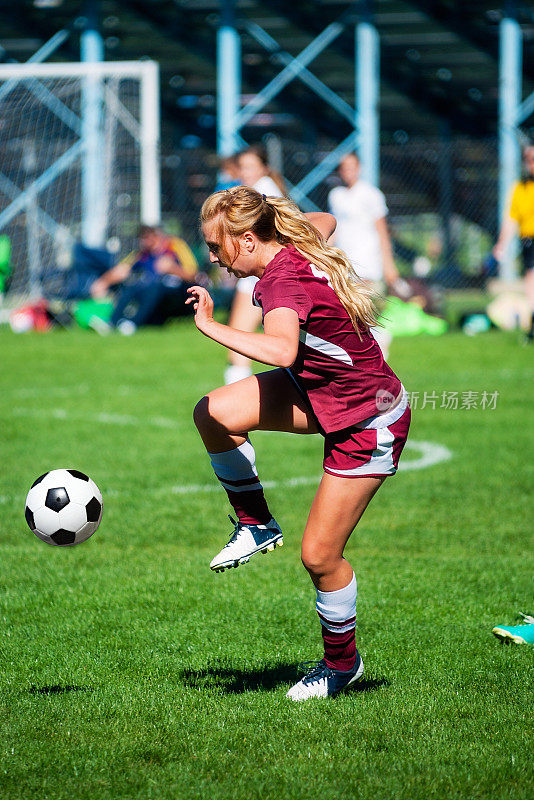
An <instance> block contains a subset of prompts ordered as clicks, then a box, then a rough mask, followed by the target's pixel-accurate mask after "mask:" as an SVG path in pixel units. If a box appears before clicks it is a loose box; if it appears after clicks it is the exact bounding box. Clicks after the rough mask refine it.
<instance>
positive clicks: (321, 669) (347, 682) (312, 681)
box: [286, 656, 363, 702]
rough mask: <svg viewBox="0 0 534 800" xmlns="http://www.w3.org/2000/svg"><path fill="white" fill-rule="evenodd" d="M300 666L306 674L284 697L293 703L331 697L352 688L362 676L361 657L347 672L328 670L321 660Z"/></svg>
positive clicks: (307, 662)
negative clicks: (313, 698)
mask: <svg viewBox="0 0 534 800" xmlns="http://www.w3.org/2000/svg"><path fill="white" fill-rule="evenodd" d="M302 666H303V667H304V668H305V669H306V674H305V675H304V677H303V678H302V680H300V681H299V682H298V683H296V684H295V685H294V686H292V687H291V689H290V690H289V691H288V692H287V694H286V697H289V699H290V700H295V702H301V701H302V700H309V699H310V698H312V697H333V696H334V695H335V694H338V693H339V692H343V691H345V689H349V688H352V687H353V686H354V684H355V683H357V681H359V680H360V678H361V677H362V675H363V661H362V658H361V656H358V658H357V660H356V663H355V665H354V669H351V670H348V671H347V672H344V671H342V670H340V669H330V667H327V666H326V663H325V662H324V661H323V660H321V661H305V662H304V664H302Z"/></svg>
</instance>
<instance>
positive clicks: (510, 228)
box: [493, 145, 534, 343]
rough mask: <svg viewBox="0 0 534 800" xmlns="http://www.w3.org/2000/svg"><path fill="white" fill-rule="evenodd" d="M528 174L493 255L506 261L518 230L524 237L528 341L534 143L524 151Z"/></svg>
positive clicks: (533, 265)
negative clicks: (507, 253)
mask: <svg viewBox="0 0 534 800" xmlns="http://www.w3.org/2000/svg"><path fill="white" fill-rule="evenodd" d="M523 164H524V168H525V171H524V176H523V178H522V179H521V180H520V181H519V182H518V183H516V184H515V186H514V187H513V189H512V194H511V200H510V210H509V213H508V216H506V217H505V219H504V220H503V224H502V226H501V231H500V233H499V238H498V239H497V243H496V245H495V247H494V248H493V255H494V256H495V258H496V259H497V261H499V262H500V261H502V260H503V259H504V258H505V256H506V252H507V250H508V247H509V246H510V243H511V241H512V239H513V237H514V236H515V235H516V233H518V232H519V237H520V240H521V259H522V262H523V263H522V266H523V269H522V273H523V278H524V288H525V294H526V296H527V300H528V302H529V304H530V309H531V320H530V327H529V330H528V333H527V336H526V341H527V343H531V342H532V341H534V145H528V147H525V148H524V150H523Z"/></svg>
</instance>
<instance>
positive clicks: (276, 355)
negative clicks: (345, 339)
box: [186, 286, 300, 367]
mask: <svg viewBox="0 0 534 800" xmlns="http://www.w3.org/2000/svg"><path fill="white" fill-rule="evenodd" d="M187 291H188V292H189V297H188V299H187V300H186V303H193V308H194V309H195V324H196V326H197V328H198V329H199V331H200V332H201V333H203V334H204V335H205V336H208V337H209V338H210V339H213V341H215V342H218V343H219V344H222V345H223V346H224V347H228V348H229V349H230V350H234V352H236V353H241V355H243V356H246V357H247V358H252V359H253V360H254V361H261V363H262V364H270V365H272V366H273V367H290V366H291V365H292V364H293V362H294V361H295V359H296V357H297V351H298V346H299V330H300V328H299V317H298V314H297V312H296V311H294V310H293V309H292V308H274V309H273V310H272V311H269V312H268V313H267V314H266V315H265V318H264V320H263V329H264V331H265V333H248V332H246V331H239V330H236V329H235V328H230V326H229V325H223V324H222V323H220V322H217V321H216V320H214V319H213V300H212V299H211V297H210V295H209V293H208V292H207V291H206V289H204V288H203V287H202V286H192V287H190V288H189V289H188V290H187Z"/></svg>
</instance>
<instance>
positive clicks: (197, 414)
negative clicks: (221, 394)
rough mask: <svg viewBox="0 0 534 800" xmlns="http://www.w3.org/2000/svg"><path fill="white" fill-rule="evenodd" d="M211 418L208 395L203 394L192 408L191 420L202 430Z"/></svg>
mask: <svg viewBox="0 0 534 800" xmlns="http://www.w3.org/2000/svg"><path fill="white" fill-rule="evenodd" d="M211 420H212V416H211V409H210V402H209V395H204V397H203V398H202V399H201V400H199V401H198V403H197V404H196V406H195V408H194V409H193V422H194V423H195V425H196V426H197V428H198V429H199V430H202V429H203V428H205V427H206V425H209V423H210V422H211Z"/></svg>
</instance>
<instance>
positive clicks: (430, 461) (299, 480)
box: [0, 442, 453, 505]
mask: <svg viewBox="0 0 534 800" xmlns="http://www.w3.org/2000/svg"><path fill="white" fill-rule="evenodd" d="M407 450H415V452H416V453H417V452H418V453H419V457H418V458H415V459H410V460H408V459H401V462H400V465H399V472H408V471H409V470H414V469H426V468H427V467H432V466H434V465H435V464H439V463H442V462H444V461H449V460H450V459H451V458H452V455H453V454H452V452H451V451H450V450H449V449H448V447H445V446H444V445H442V444H436V443H435V442H407V443H406V447H405V452H406V451H407ZM320 480H321V476H320V475H301V476H299V477H294V478H286V479H284V480H280V481H262V484H263V486H264V488H265V489H293V488H295V487H296V486H311V485H318V483H319V481H320ZM220 491H221V488H220V486H219V484H218V483H217V482H216V481H215V479H213V481H212V482H211V483H190V484H176V485H174V486H158V487H154V488H153V489H145V490H144V493H145V494H150V495H152V496H154V495H156V496H159V495H162V496H166V495H172V494H176V495H182V494H209V493H211V492H220ZM129 494H130V492H129V491H126V490H118V489H109V490H107V491H106V497H121V496H127V495H129ZM22 498H23V495H22V494H17V495H11V496H10V495H0V505H1V504H6V503H13V502H16V501H18V500H19V499H20V500H21V501H22Z"/></svg>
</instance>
